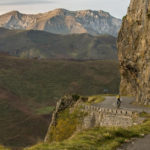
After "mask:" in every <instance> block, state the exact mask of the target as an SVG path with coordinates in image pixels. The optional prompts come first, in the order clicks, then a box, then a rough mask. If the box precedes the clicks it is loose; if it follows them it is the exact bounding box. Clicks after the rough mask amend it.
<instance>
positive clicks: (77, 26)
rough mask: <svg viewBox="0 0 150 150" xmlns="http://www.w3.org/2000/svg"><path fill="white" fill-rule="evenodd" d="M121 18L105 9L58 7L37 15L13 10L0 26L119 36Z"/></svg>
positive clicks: (62, 32) (6, 15)
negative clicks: (113, 15) (70, 9)
mask: <svg viewBox="0 0 150 150" xmlns="http://www.w3.org/2000/svg"><path fill="white" fill-rule="evenodd" d="M120 26H121V20H120V19H117V18H114V17H112V16H111V15H110V14H109V13H107V12H104V11H92V10H83V11H68V10H65V9H56V10H53V11H50V12H47V13H43V14H37V15H26V14H21V13H19V12H17V11H12V12H9V13H7V14H4V15H1V16H0V27H5V28H8V29H34V30H44V31H48V32H51V33H55V34H73V33H89V34H91V35H99V34H110V35H113V36H117V34H118V30H119V29H120Z"/></svg>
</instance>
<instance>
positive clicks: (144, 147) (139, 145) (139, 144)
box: [117, 135, 150, 150]
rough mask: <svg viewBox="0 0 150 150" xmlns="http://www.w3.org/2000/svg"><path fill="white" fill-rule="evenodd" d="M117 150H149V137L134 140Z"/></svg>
mask: <svg viewBox="0 0 150 150" xmlns="http://www.w3.org/2000/svg"><path fill="white" fill-rule="evenodd" d="M117 150H150V135H147V136H145V137H144V138H139V139H135V140H133V141H132V142H131V143H127V144H123V145H122V146H121V147H120V148H118V149H117Z"/></svg>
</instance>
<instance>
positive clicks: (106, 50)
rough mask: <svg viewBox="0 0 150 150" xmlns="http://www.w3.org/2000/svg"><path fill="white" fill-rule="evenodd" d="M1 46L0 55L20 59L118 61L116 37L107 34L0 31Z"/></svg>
mask: <svg viewBox="0 0 150 150" xmlns="http://www.w3.org/2000/svg"><path fill="white" fill-rule="evenodd" d="M27 43H28V44H27ZM0 45H2V46H1V47H0V52H7V53H9V54H11V55H13V56H19V57H23V58H51V59H76V60H85V59H96V60H97V59H101V60H117V48H116V38H115V37H113V36H109V35H100V36H91V35H88V34H74V35H58V34H51V33H48V32H43V31H35V30H34V31H33V30H29V31H23V30H22V31H19V30H17V31H16V30H7V29H2V28H1V29H0Z"/></svg>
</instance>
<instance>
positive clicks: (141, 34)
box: [118, 0, 150, 104]
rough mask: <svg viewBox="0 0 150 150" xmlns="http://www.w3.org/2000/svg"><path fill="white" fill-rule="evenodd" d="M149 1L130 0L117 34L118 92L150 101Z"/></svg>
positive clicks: (144, 101)
mask: <svg viewBox="0 0 150 150" xmlns="http://www.w3.org/2000/svg"><path fill="white" fill-rule="evenodd" d="M149 34H150V0H138V1H137V0H131V3H130V6H129V9H128V13H127V15H126V16H125V17H124V19H123V24H122V27H121V30H120V33H119V36H118V49H119V54H118V55H119V61H120V68H121V69H120V70H121V85H120V92H121V94H123V95H134V96H136V97H137V102H139V103H142V104H149V103H150V36H149Z"/></svg>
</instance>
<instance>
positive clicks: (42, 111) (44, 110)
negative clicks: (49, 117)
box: [36, 106, 54, 115]
mask: <svg viewBox="0 0 150 150" xmlns="http://www.w3.org/2000/svg"><path fill="white" fill-rule="evenodd" d="M53 110H54V106H47V107H43V108H39V109H37V110H36V114H38V115H45V114H50V113H52V111H53Z"/></svg>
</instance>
